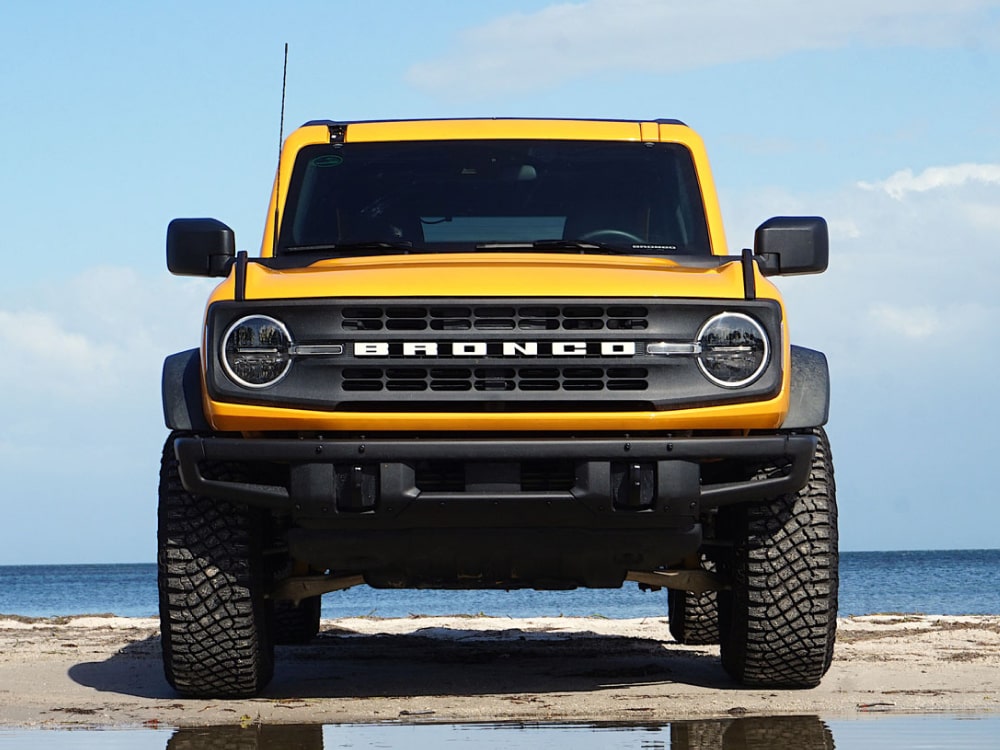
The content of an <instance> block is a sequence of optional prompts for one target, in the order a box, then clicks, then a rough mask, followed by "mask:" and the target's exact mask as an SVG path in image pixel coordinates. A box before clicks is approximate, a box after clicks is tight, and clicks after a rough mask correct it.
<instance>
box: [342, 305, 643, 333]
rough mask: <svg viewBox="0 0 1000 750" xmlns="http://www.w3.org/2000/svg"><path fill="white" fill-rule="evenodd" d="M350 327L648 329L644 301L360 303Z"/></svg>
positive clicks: (349, 310) (345, 323)
mask: <svg viewBox="0 0 1000 750" xmlns="http://www.w3.org/2000/svg"><path fill="white" fill-rule="evenodd" d="M341 314H342V321H341V327H342V328H343V330H345V331H381V330H390V331H426V330H431V331H469V330H477V331H559V330H563V331H601V330H609V331H642V330H646V329H647V328H649V319H648V316H649V310H648V309H647V308H646V307H644V306H643V305H607V306H603V305H567V306H565V307H562V308H560V307H556V306H548V305H544V306H543V305H517V306H514V305H511V306H507V305H495V306H480V307H475V308H473V307H461V306H455V307H438V306H433V307H432V306H426V307H425V306H420V305H413V306H409V305H408V306H402V307H393V306H379V305H357V306H352V307H345V308H344V309H343V311H342V313H341Z"/></svg>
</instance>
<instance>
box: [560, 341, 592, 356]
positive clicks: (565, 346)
mask: <svg viewBox="0 0 1000 750" xmlns="http://www.w3.org/2000/svg"><path fill="white" fill-rule="evenodd" d="M586 353H587V345H586V344H583V343H580V342H579V341H556V342H553V344H552V354H553V355H555V356H557V357H560V356H568V357H572V356H580V355H585V354H586Z"/></svg>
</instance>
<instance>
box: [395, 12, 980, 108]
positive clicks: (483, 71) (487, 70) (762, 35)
mask: <svg viewBox="0 0 1000 750" xmlns="http://www.w3.org/2000/svg"><path fill="white" fill-rule="evenodd" d="M990 7H996V2H991V1H990V0H953V2H950V3H947V4H942V3H940V2H937V0H882V2H879V3H871V2H867V1H866V0H843V1H842V2H839V3H822V4H817V3H800V2H792V1H791V0H760V2H755V3H745V2H739V1H738V0H705V1H704V2H700V3H679V2H670V3H668V2H663V1H662V0H586V1H585V2H579V3H560V4H556V5H550V6H548V7H546V8H543V9H542V10H540V11H537V12H535V13H514V14H510V15H507V16H503V17H500V18H496V19H494V20H492V21H490V22H488V23H486V24H483V25H481V26H478V27H474V28H470V29H466V30H465V31H464V32H462V33H461V34H460V35H459V37H458V39H457V40H456V43H455V45H454V46H453V48H452V49H450V50H448V51H446V52H445V54H444V55H442V56H441V57H438V58H437V59H432V60H428V61H424V62H421V63H417V64H415V65H413V66H411V68H410V69H409V70H408V71H407V74H406V78H407V80H408V81H409V82H410V83H411V84H413V85H414V86H417V87H418V88H422V89H425V90H430V91H435V92H438V93H441V94H444V95H447V96H451V97H455V96H482V95H483V94H484V93H485V92H490V93H491V94H495V93H498V92H512V91H525V90H537V89H543V88H546V87H551V86H554V85H556V84H559V83H562V82H564V81H567V80H571V79H574V78H578V77H580V76H584V75H587V74H592V73H598V72H600V73H605V74H606V73H608V72H621V71H634V72H643V73H648V72H659V73H665V72H674V71H679V70H690V69H696V68H703V67H708V66H713V65H719V64H726V63H734V62H742V61H748V60H763V59H774V58H778V57H781V56H783V55H787V54H790V53H794V52H801V51H808V50H824V49H836V48H841V47H845V46H847V45H850V44H890V45H919V46H929V47H941V46H948V45H952V44H959V43H960V44H973V45H975V44H983V43H994V42H993V41H989V42H986V41H983V40H980V37H984V38H986V39H989V38H990V37H989V33H988V32H986V31H984V28H985V27H986V26H987V24H986V23H985V22H984V17H985V14H984V13H982V12H981V11H983V10H984V9H988V8H990Z"/></svg>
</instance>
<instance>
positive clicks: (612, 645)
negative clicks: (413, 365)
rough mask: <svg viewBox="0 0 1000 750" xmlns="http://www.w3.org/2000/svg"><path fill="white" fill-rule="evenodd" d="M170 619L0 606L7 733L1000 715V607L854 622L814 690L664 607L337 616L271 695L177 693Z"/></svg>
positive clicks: (290, 654) (292, 662) (0, 683)
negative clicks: (167, 639)
mask: <svg viewBox="0 0 1000 750" xmlns="http://www.w3.org/2000/svg"><path fill="white" fill-rule="evenodd" d="M157 625H158V623H157V621H156V620H155V619H135V618H118V617H110V616H90V617H72V618H47V619H28V618H20V617H7V616H3V615H0V726H24V727H34V726H90V727H93V726H154V727H155V726H178V727H182V726H200V725H213V724H239V723H241V722H242V723H244V724H250V723H261V724H265V725H268V724H279V723H280V724H303V723H327V724H329V723H339V722H381V721H436V722H475V721H560V720H569V721H628V722H642V721H668V720H677V719H685V718H706V717H725V716H748V715H749V716H753V715H783V714H785V715H791V714H816V715H823V716H844V715H856V714H858V713H859V712H864V713H866V712H876V711H878V712H897V713H910V712H941V711H948V712H956V711H974V712H977V713H984V712H989V713H992V712H998V713H1000V616H976V617H944V616H917V615H879V616H867V617H855V618H849V619H845V620H841V621H840V628H839V633H838V639H837V652H836V656H835V659H834V662H833V666H832V667H831V669H830V672H829V674H827V676H826V678H825V679H824V681H823V683H822V684H821V685H820V686H819V687H818V688H815V689H813V690H751V689H745V688H740V687H739V686H737V685H736V684H734V683H733V682H732V681H731V680H730V679H729V678H728V677H727V676H726V675H725V673H724V672H723V671H722V667H721V666H720V664H719V659H718V648H717V647H701V646H680V645H678V644H676V643H675V642H673V640H672V639H671V638H670V634H669V631H668V629H667V622H666V619H665V618H662V619H660V618H656V619H652V618H650V619H642V620H608V619H602V618H573V617H558V618H530V619H509V618H491V617H463V616H454V617H409V618H398V619H378V618H350V619H337V620H324V621H323V625H322V632H321V633H320V636H319V637H318V638H317V639H316V640H315V641H314V642H313V643H311V644H309V645H306V646H287V647H279V648H278V650H277V667H276V673H275V679H274V681H273V682H272V683H271V685H270V686H269V687H268V689H267V690H266V692H265V693H264V695H262V696H261V697H260V698H256V699H252V700H235V701H225V700H189V699H182V698H180V697H178V696H177V695H176V694H175V693H174V692H173V691H172V690H171V689H170V687H169V686H168V685H167V683H166V681H165V680H164V678H163V671H162V666H161V663H160V642H159V634H158V629H157Z"/></svg>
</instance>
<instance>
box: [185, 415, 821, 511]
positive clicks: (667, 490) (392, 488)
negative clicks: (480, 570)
mask: <svg viewBox="0 0 1000 750" xmlns="http://www.w3.org/2000/svg"><path fill="white" fill-rule="evenodd" d="M815 448H816V438H815V437H814V436H812V435H793V434H768V435H751V436H746V437H685V438H651V437H643V438H634V439H624V438H566V437H546V438H435V439H426V440H421V439H374V440H364V439H320V438H307V439H292V438H287V439H285V438H283V439H272V438H263V439H258V438H254V439H249V438H239V437H179V438H178V439H177V440H176V441H175V452H176V456H177V459H178V462H179V468H180V476H181V481H182V483H183V484H184V487H185V489H187V490H188V491H189V492H191V493H193V494H196V495H202V496H208V497H218V498H223V499H226V500H230V501H234V502H240V503H246V504H248V505H252V506H256V507H262V508H268V509H271V510H274V511H277V512H283V513H289V514H291V515H293V516H296V517H298V518H304V519H315V520H317V521H318V520H321V519H322V520H323V521H324V522H325V523H324V525H326V524H330V525H333V526H341V525H343V526H347V527H353V528H358V526H357V524H359V523H363V525H364V527H366V528H383V529H389V528H415V527H436V528H441V527H465V528H468V527H471V526H476V525H479V524H481V523H483V522H484V521H483V519H488V520H487V521H486V522H488V523H489V524H491V525H495V524H498V523H503V524H505V525H508V526H520V527H529V526H531V527H544V526H552V527H557V526H558V527H566V525H567V524H568V523H569V524H573V525H575V526H577V527H580V528H586V527H591V528H616V527H617V528H634V527H636V526H643V527H647V528H648V527H649V525H652V526H656V527H661V528H664V527H672V528H678V527H682V526H687V525H689V524H690V523H692V522H693V521H694V519H696V518H697V517H698V515H699V514H700V513H701V512H702V511H705V510H709V509H712V508H717V507H720V506H724V505H731V504H734V503H741V502H748V501H754V500H761V499H764V498H768V497H773V496H776V495H781V494H785V493H790V492H795V491H797V490H799V489H800V488H801V487H803V486H804V485H805V483H806V481H807V480H808V476H809V470H810V464H811V461H812V457H813V453H814V451H815ZM442 460H447V461H449V462H452V463H457V464H463V465H464V466H465V467H466V477H467V481H466V482H465V484H464V485H463V486H461V487H460V488H458V491H454V490H455V488H448V490H441V489H440V488H437V489H434V490H427V489H422V488H421V486H420V481H419V478H418V477H419V475H418V473H417V471H416V470H415V467H417V466H419V465H420V464H421V462H433V461H442ZM214 462H239V463H243V464H246V465H249V466H262V465H270V466H276V467H278V468H279V471H278V472H276V473H273V474H272V476H277V477H279V479H278V480H276V481H274V483H262V482H261V481H259V480H257V479H256V478H255V479H254V480H253V481H223V480H220V479H215V478H211V475H212V474H213V473H214V472H212V471H211V469H208V470H206V467H209V466H211V464H212V463H214ZM521 462H533V463H534V465H539V464H541V465H543V466H544V465H545V464H546V462H552V463H555V462H562V463H563V464H567V463H568V464H570V465H571V476H570V480H569V484H570V485H571V486H568V487H565V488H562V489H556V490H552V489H539V488H537V487H532V488H527V489H526V488H525V487H522V486H521V485H520V484H519V482H518V478H517V476H516V472H511V471H509V468H510V467H511V466H514V467H516V466H518V465H519V464H520V463H521ZM726 466H728V467H741V468H742V469H743V471H742V472H735V473H734V472H732V471H729V472H727V471H719V467H726ZM748 467H749V468H748ZM753 467H761V468H760V469H759V470H752V469H753ZM484 514H485V515H484ZM362 519H364V520H362Z"/></svg>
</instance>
